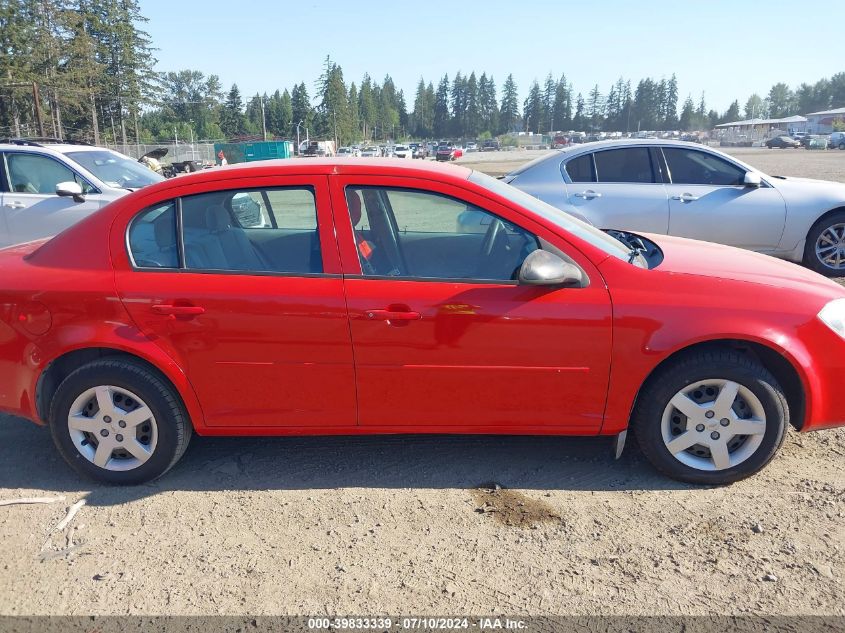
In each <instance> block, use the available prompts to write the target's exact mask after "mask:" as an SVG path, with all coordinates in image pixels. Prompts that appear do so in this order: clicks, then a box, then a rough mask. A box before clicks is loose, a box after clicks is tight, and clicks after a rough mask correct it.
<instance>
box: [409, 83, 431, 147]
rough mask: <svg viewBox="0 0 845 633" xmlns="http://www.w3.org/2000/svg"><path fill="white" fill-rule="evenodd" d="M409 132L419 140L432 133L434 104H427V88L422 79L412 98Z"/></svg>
mask: <svg viewBox="0 0 845 633" xmlns="http://www.w3.org/2000/svg"><path fill="white" fill-rule="evenodd" d="M429 85H430V84H429ZM411 130H412V133H413V134H414V135H415V136H417V137H419V138H428V137H430V136H431V135H432V134H433V133H434V104H433V103H430V102H429V97H428V88H427V87H426V85H425V81H424V80H423V78H422V77H420V82H419V83H418V84H417V94H416V97H415V98H414V112H413V116H412V126H411Z"/></svg>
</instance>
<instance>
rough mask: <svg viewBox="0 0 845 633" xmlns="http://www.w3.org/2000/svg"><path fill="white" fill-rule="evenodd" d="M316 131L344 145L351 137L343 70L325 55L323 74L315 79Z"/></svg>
mask: <svg viewBox="0 0 845 633" xmlns="http://www.w3.org/2000/svg"><path fill="white" fill-rule="evenodd" d="M317 96H318V97H319V98H320V104H319V105H318V106H317V117H316V121H315V124H316V127H317V133H318V134H319V135H320V136H323V137H325V138H330V139H334V140H335V142H336V143H337V144H338V145H344V144H345V143H346V141H347V140H348V139H350V138H351V137H352V131H351V130H350V123H349V101H348V100H349V94H348V93H347V90H346V84H345V83H344V81H343V71H342V70H341V68H340V66H338V65H337V64H335V63H334V62H333V61H332V60H331V58H330V57H329V56H328V55H327V56H326V60H325V62H324V64H323V74H322V75H320V78H319V79H318V81H317Z"/></svg>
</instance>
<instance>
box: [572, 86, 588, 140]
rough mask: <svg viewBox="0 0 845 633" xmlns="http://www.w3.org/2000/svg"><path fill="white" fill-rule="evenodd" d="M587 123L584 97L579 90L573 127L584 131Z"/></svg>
mask: <svg viewBox="0 0 845 633" xmlns="http://www.w3.org/2000/svg"><path fill="white" fill-rule="evenodd" d="M586 125H587V121H586V120H585V118H584V97H583V96H581V93H580V92H579V93H578V97H576V99H575V116H573V117H572V127H573V128H575V130H577V131H583V130H584V128H585V127H586Z"/></svg>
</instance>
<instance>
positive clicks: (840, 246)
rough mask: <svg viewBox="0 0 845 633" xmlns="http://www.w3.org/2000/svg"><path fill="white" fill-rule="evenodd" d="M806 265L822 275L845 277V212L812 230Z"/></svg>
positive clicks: (825, 219)
mask: <svg viewBox="0 0 845 633" xmlns="http://www.w3.org/2000/svg"><path fill="white" fill-rule="evenodd" d="M804 264H806V265H807V266H808V267H810V268H812V269H813V270H815V271H816V272H818V273H821V274H822V275H828V276H830V277H840V276H845V212H842V211H839V212H837V213H834V214H831V215H829V216H828V217H826V218H824V219H823V220H821V221H819V222H817V223H816V224H815V225H814V226H813V228H812V229H810V233H809V234H808V235H807V243H806V246H805V248H804Z"/></svg>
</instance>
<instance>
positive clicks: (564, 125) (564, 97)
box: [552, 75, 572, 130]
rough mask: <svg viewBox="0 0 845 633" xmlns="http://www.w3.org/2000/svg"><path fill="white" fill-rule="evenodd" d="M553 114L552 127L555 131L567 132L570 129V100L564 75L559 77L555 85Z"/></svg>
mask: <svg viewBox="0 0 845 633" xmlns="http://www.w3.org/2000/svg"><path fill="white" fill-rule="evenodd" d="M553 113H554V118H553V121H552V127H553V128H554V129H555V130H568V129H570V127H572V98H571V95H570V92H569V87H568V86H567V84H566V77H565V76H564V75H561V76H560V79H559V80H558V82H557V84H556V85H555V101H554V106H553Z"/></svg>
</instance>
